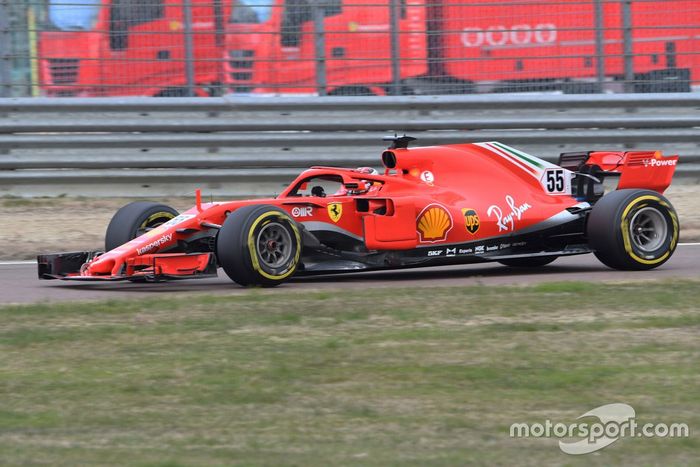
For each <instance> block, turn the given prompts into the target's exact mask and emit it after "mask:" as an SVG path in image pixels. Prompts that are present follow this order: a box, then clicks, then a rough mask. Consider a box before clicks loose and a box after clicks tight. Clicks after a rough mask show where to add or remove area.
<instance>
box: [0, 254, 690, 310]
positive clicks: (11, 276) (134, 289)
mask: <svg viewBox="0 0 700 467" xmlns="http://www.w3.org/2000/svg"><path fill="white" fill-rule="evenodd" d="M674 278H679V279H695V280H700V243H690V244H680V245H679V246H678V249H677V250H676V252H675V254H674V255H673V257H672V258H671V259H670V260H669V261H668V262H666V264H664V265H662V266H661V267H659V268H658V269H654V270H652V271H639V272H636V271H635V272H629V271H615V270H612V269H608V268H607V267H605V266H603V265H602V264H601V263H600V262H599V261H598V260H597V259H596V258H595V256H593V255H590V254H589V255H581V256H574V257H568V258H559V259H558V260H556V261H555V262H554V263H552V264H550V265H548V266H545V267H542V268H533V269H514V268H507V267H505V266H502V265H500V264H498V263H486V264H478V265H463V266H445V267H431V268H421V269H408V270H402V271H380V272H365V273H354V274H342V275H333V276H314V277H303V278H302V277H300V278H296V279H293V280H291V281H290V282H288V283H286V284H283V285H281V286H280V287H278V288H276V289H274V290H290V291H294V290H299V291H303V290H318V289H340V288H342V289H365V288H368V287H375V288H376V287H386V288H397V287H411V288H413V287H426V288H430V287H443V286H466V285H525V284H538V283H543V282H557V281H594V282H595V281H599V282H607V283H611V282H623V281H648V280H657V279H668V280H671V279H674ZM245 290H246V289H244V288H242V287H239V286H238V285H236V284H234V283H233V282H231V281H230V280H229V279H228V277H227V276H226V274H225V273H224V272H223V271H221V270H219V277H217V278H208V279H190V280H182V281H176V282H162V283H155V284H140V283H139V284H134V283H131V282H111V283H99V284H98V283H88V282H67V281H40V280H38V279H37V276H36V264H33V263H28V262H4V263H3V262H0V304H9V303H34V302H54V301H88V300H101V299H139V298H155V297H158V296H161V295H163V294H170V293H210V294H229V295H230V294H236V293H241V292H243V291H245ZM272 293H274V291H272Z"/></svg>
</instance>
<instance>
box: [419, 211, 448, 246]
mask: <svg viewBox="0 0 700 467" xmlns="http://www.w3.org/2000/svg"><path fill="white" fill-rule="evenodd" d="M416 225H417V227H416V230H417V231H418V234H419V236H420V241H421V242H431V243H433V242H441V241H444V240H446V239H447V232H449V231H450V229H452V216H451V215H450V213H449V212H447V210H446V209H445V208H443V207H442V206H440V205H438V204H429V205H428V206H426V207H425V209H423V211H422V212H421V213H420V215H419V216H418V220H417V221H416Z"/></svg>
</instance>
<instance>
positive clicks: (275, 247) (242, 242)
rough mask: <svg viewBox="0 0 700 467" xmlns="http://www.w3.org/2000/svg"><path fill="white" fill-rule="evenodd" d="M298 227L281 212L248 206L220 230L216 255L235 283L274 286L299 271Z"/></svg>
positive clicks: (272, 207) (229, 218)
mask: <svg viewBox="0 0 700 467" xmlns="http://www.w3.org/2000/svg"><path fill="white" fill-rule="evenodd" d="M301 250H302V242H301V234H300V232H299V227H298V226H297V224H296V222H294V220H293V219H292V218H291V217H289V214H287V213H286V212H285V211H283V210H282V209H279V208H277V207H274V206H268V205H257V206H245V207H242V208H239V209H237V210H236V211H234V212H233V213H231V214H230V215H229V216H228V218H227V219H226V222H224V225H223V226H222V227H221V230H219V235H218V237H217V240H216V255H217V257H218V259H219V264H220V265H221V267H222V268H223V269H224V271H225V272H226V274H227V275H228V276H229V277H230V278H231V280H233V281H234V282H236V283H238V284H240V285H243V286H248V285H257V286H263V287H274V286H276V285H279V284H281V283H282V282H284V281H285V280H287V279H289V278H290V277H291V276H292V275H294V272H296V269H297V266H298V265H299V259H300V257H301Z"/></svg>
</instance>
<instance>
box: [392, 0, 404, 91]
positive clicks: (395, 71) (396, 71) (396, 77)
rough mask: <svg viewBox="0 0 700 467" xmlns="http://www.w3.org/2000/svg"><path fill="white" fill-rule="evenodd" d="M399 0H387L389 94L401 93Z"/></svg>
mask: <svg viewBox="0 0 700 467" xmlns="http://www.w3.org/2000/svg"><path fill="white" fill-rule="evenodd" d="M400 16H401V5H400V0H390V1H389V30H390V34H391V84H392V86H391V90H390V91H389V94H391V95H394V96H399V95H401V43H400V38H399V17H400Z"/></svg>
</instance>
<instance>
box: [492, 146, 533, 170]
mask: <svg viewBox="0 0 700 467" xmlns="http://www.w3.org/2000/svg"><path fill="white" fill-rule="evenodd" d="M491 144H493V145H495V146H497V147H499V148H501V149H502V150H503V151H506V152H507V153H509V154H512V155H513V156H515V157H518V158H520V159H524V160H525V161H527V162H529V163H530V164H532V165H534V166H535V167H539V168H540V169H543V168H544V167H545V165H544V164H542V163H541V162H540V161H539V160H537V158H535V157H534V156H529V155H527V154H524V153H522V152H520V151H518V150H517V149H514V148H511V147H509V146H506V145H505V144H501V143H497V142H493V143H491Z"/></svg>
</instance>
